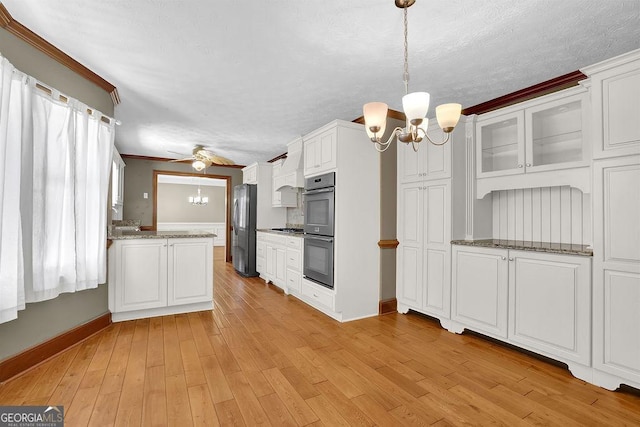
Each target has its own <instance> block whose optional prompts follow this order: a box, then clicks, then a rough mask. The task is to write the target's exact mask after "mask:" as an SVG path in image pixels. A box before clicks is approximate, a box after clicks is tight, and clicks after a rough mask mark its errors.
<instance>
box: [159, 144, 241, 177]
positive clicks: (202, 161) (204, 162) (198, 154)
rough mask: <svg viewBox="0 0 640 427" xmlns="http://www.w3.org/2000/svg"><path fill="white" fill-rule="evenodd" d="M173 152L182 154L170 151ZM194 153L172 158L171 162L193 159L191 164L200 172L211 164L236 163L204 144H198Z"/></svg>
mask: <svg viewBox="0 0 640 427" xmlns="http://www.w3.org/2000/svg"><path fill="white" fill-rule="evenodd" d="M170 153H173V154H180V155H183V154H182V153H176V152H174V151H170ZM192 153H193V154H191V156H189V157H185V158H182V159H176V160H171V162H185V161H193V163H191V166H193V168H194V169H195V170H197V171H198V172H199V171H201V170H203V169H204V168H208V167H209V166H211V165H222V166H225V165H235V163H234V162H233V160H229V159H227V158H226V157H222V156H218V155H217V154H215V153H214V152H213V151H210V150H207V149H206V148H204V147H203V146H202V145H196V146H195V147H194V148H193V151H192Z"/></svg>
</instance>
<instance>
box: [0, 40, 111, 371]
mask: <svg viewBox="0 0 640 427" xmlns="http://www.w3.org/2000/svg"><path fill="white" fill-rule="evenodd" d="M0 53H1V54H2V55H3V56H4V57H5V58H7V59H8V60H9V61H10V62H11V63H12V64H13V65H14V66H15V67H16V68H18V69H19V70H20V71H23V72H25V73H27V74H29V75H31V76H33V77H35V78H37V79H38V80H40V81H41V82H43V83H45V84H47V85H49V86H52V87H54V88H55V89H57V90H59V91H60V92H62V93H64V94H66V95H69V96H71V97H73V98H76V99H79V100H80V101H82V102H84V103H85V104H87V105H89V106H90V107H92V108H95V109H97V110H99V111H101V112H103V113H104V114H106V115H109V116H113V103H112V101H111V96H110V95H109V94H108V93H107V92H105V91H104V90H103V89H101V88H100V87H98V86H96V85H95V84H93V83H91V82H89V81H88V80H86V79H84V78H83V77H81V76H79V75H78V74H76V73H75V72H73V71H71V70H70V69H68V68H67V67H65V66H64V65H61V64H60V63H58V62H57V61H55V60H53V59H51V58H50V57H49V56H47V55H45V54H44V53H42V52H40V51H39V50H37V49H36V48H34V47H32V46H31V45H29V44H27V43H25V42H23V41H22V40H20V39H19V38H17V37H15V36H14V35H12V34H10V33H9V32H7V31H6V30H4V29H2V28H0ZM116 135H117V129H116ZM116 137H117V136H116ZM107 312H108V307H107V287H106V286H104V285H101V286H98V288H96V289H90V290H86V291H81V292H76V293H70V294H62V295H60V296H59V297H57V298H54V299H52V300H49V301H44V302H39V303H33V304H27V307H26V309H25V310H22V311H20V312H18V318H17V319H15V320H12V321H10V322H6V323H1V324H0V343H2V345H0V360H2V359H6V358H8V357H10V356H13V355H15V354H17V353H20V352H21V351H23V350H25V349H27V348H29V347H32V346H34V345H37V344H40V343H42V342H44V341H47V340H48V339H50V338H53V337H55V336H57V335H59V334H61V333H63V332H66V331H68V330H69V329H72V328H74V327H76V326H78V325H81V324H83V323H86V322H88V321H90V320H93V319H95V318H96V317H99V316H101V315H103V314H105V313H107Z"/></svg>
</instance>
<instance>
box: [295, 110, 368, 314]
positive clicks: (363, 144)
mask: <svg viewBox="0 0 640 427" xmlns="http://www.w3.org/2000/svg"><path fill="white" fill-rule="evenodd" d="M302 140H303V144H304V168H303V169H304V175H305V176H306V177H309V176H315V175H317V174H319V173H325V172H328V171H332V172H335V192H334V195H335V222H334V241H333V255H334V257H333V258H334V264H333V286H334V287H333V289H329V288H326V287H323V286H322V285H318V284H317V283H315V282H313V281H311V280H309V279H307V278H305V277H302V279H301V284H300V289H301V290H300V294H299V295H296V297H297V298H299V299H300V300H301V301H303V302H305V303H307V304H309V305H310V306H312V307H314V308H316V309H318V310H319V311H321V312H322V313H324V314H326V315H328V316H331V317H332V318H334V319H336V320H338V321H341V322H344V321H350V320H355V319H361V318H364V317H371V316H377V315H378V304H379V302H380V269H379V268H378V265H379V263H380V248H379V247H378V241H379V240H380V235H379V233H378V231H379V229H380V154H379V153H378V152H377V151H376V150H375V149H374V148H373V147H372V146H371V141H370V140H369V138H368V137H367V133H366V131H365V129H364V126H363V125H361V124H357V123H352V122H345V121H342V120H334V121H332V122H330V123H328V124H326V125H325V126H323V127H321V128H319V129H316V130H315V131H313V132H311V133H309V134H307V135H305V136H303V137H302Z"/></svg>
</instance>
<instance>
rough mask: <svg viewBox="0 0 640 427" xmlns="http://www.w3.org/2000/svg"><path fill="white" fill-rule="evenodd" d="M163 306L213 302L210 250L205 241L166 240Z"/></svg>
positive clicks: (211, 251) (207, 242)
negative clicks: (164, 296)
mask: <svg viewBox="0 0 640 427" xmlns="http://www.w3.org/2000/svg"><path fill="white" fill-rule="evenodd" d="M168 244H169V252H168V263H167V270H168V274H167V277H168V282H167V291H168V292H167V305H169V306H176V305H181V304H191V303H197V302H203V301H211V299H212V298H213V268H203V266H205V265H213V262H212V260H213V248H212V246H211V241H210V240H209V239H169V240H168Z"/></svg>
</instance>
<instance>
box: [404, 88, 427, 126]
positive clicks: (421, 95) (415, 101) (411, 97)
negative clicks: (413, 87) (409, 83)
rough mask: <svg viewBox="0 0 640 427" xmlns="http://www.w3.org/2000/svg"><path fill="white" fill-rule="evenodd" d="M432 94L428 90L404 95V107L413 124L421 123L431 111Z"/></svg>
mask: <svg viewBox="0 0 640 427" xmlns="http://www.w3.org/2000/svg"><path fill="white" fill-rule="evenodd" d="M430 98H431V95H429V94H428V93H427V92H413V93H409V94H407V95H405V96H403V97H402V109H403V110H404V115H405V116H406V117H407V120H408V121H409V123H411V124H412V125H419V124H420V123H422V119H424V118H425V117H426V116H427V111H429V100H430Z"/></svg>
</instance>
